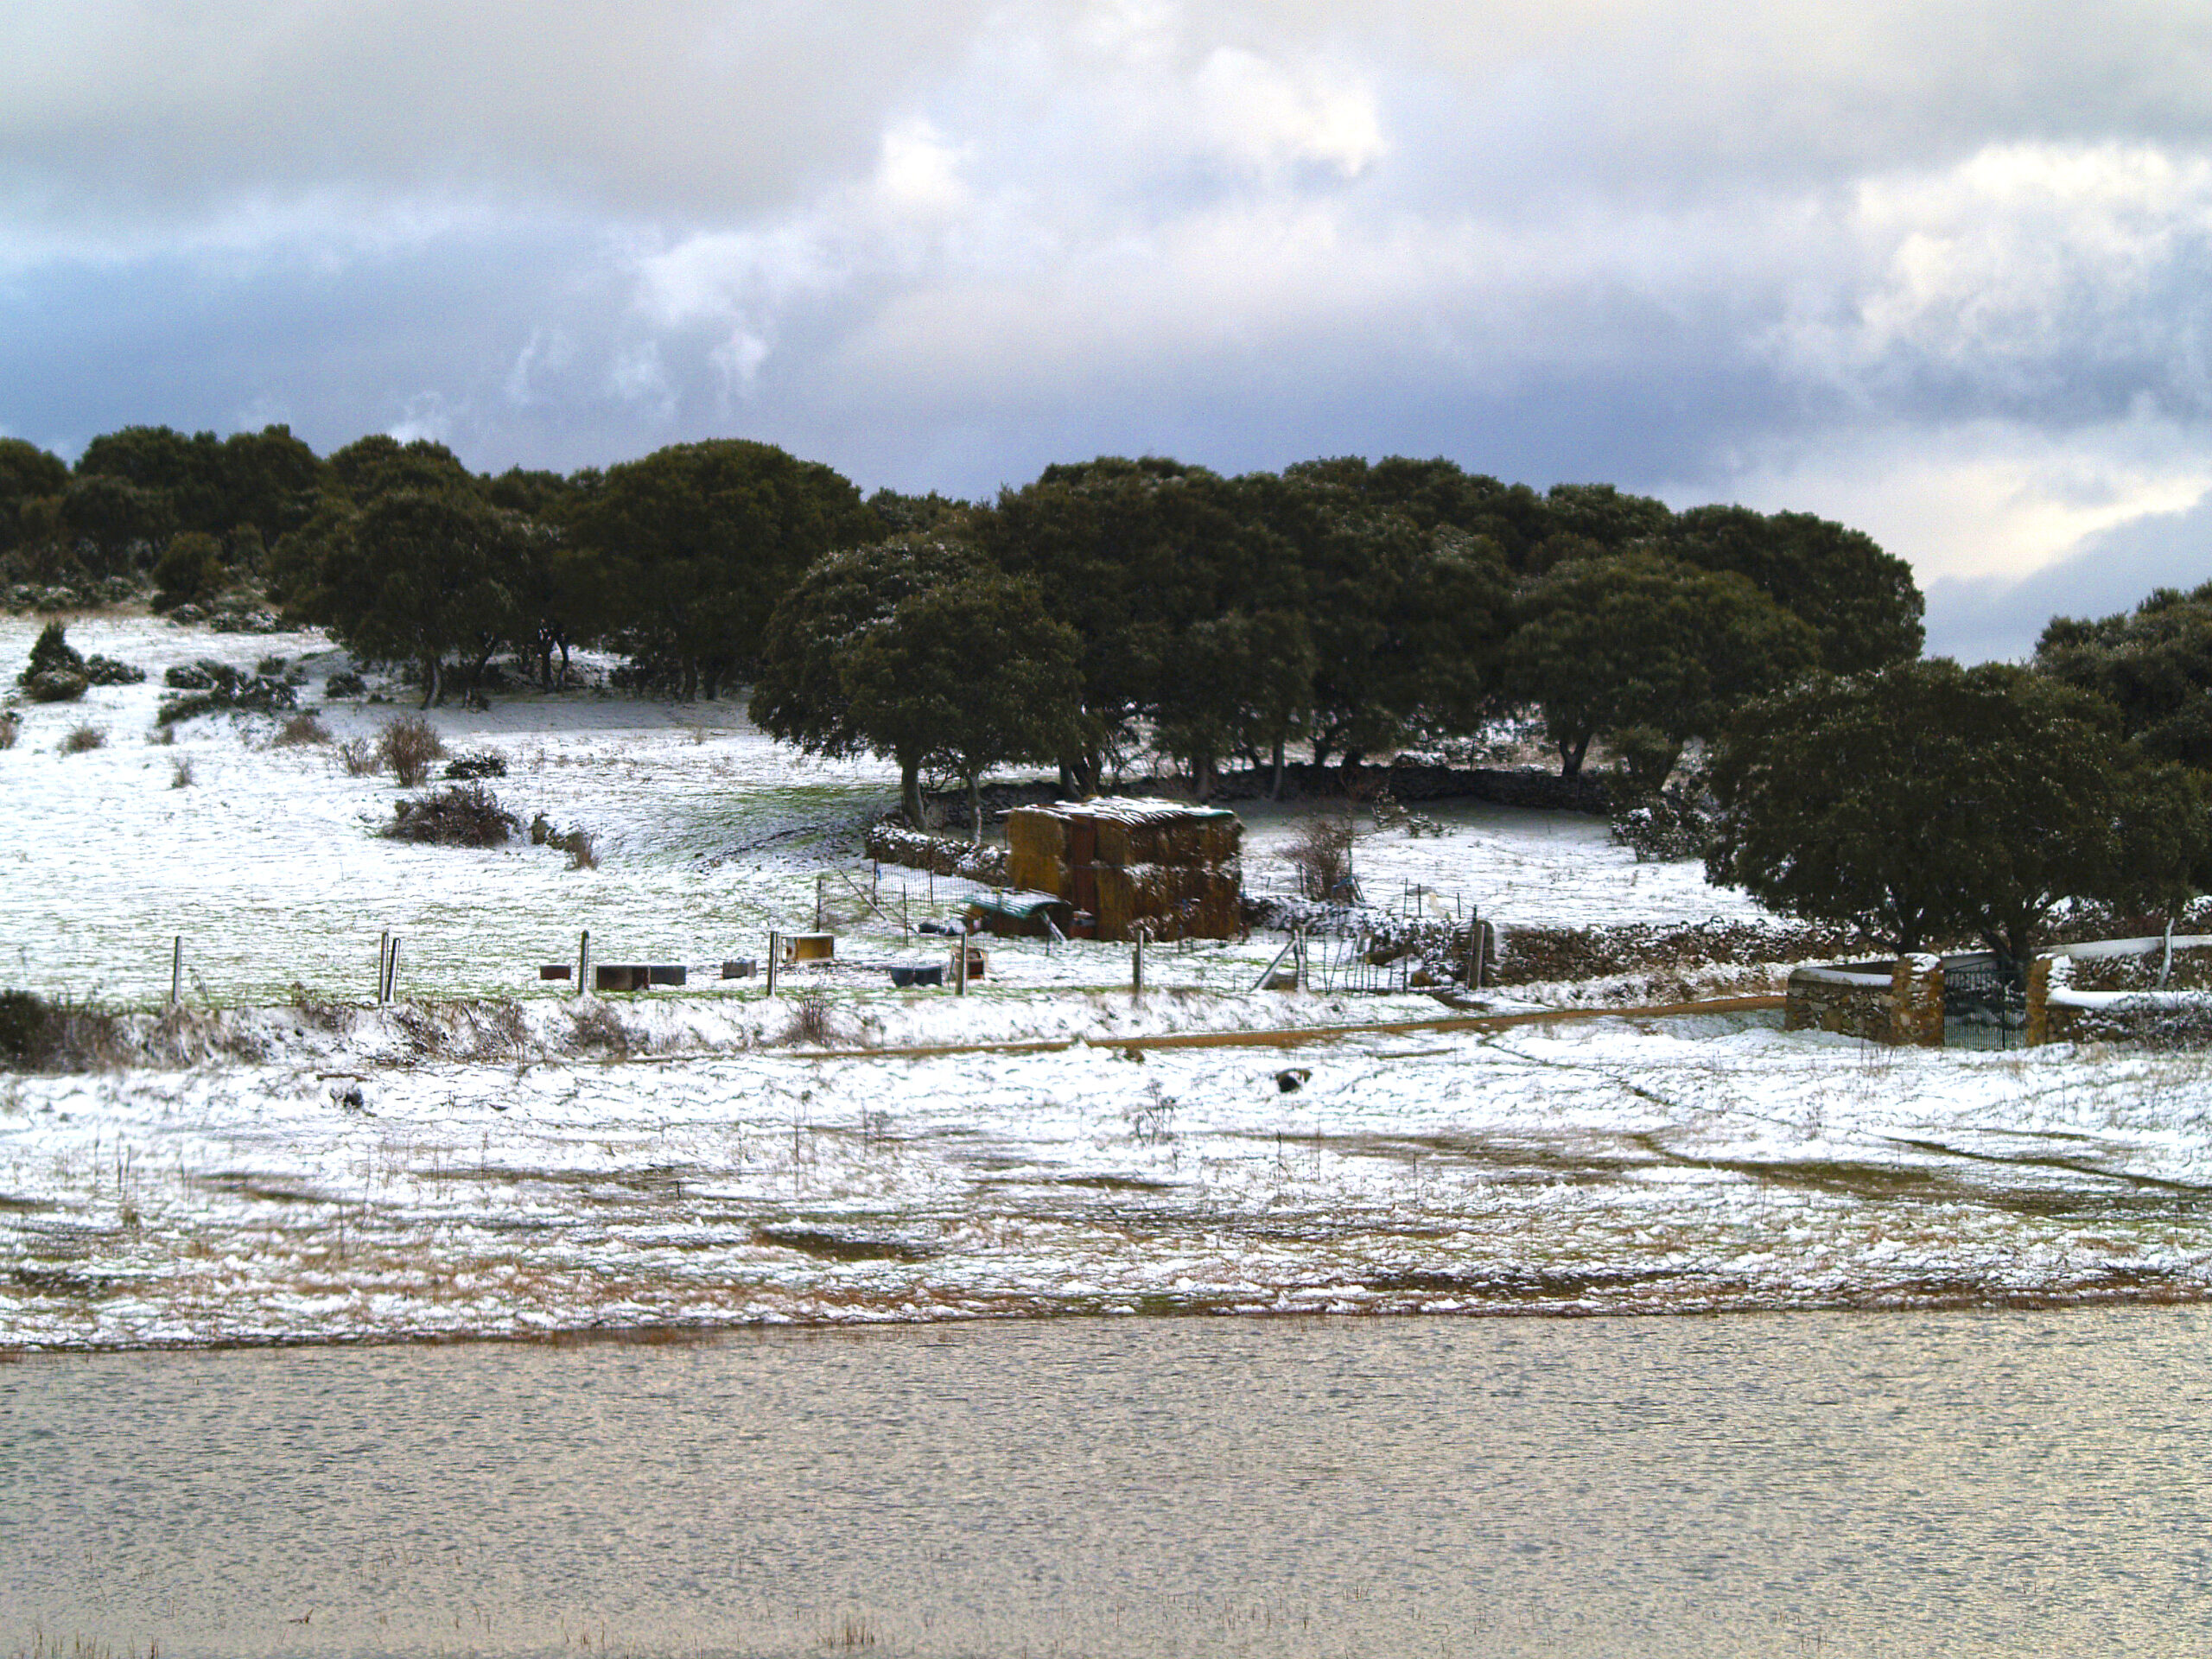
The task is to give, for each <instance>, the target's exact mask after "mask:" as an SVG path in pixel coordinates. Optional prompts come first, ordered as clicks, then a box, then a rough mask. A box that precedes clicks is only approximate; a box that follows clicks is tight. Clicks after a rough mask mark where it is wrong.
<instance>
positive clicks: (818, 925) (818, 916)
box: [814, 874, 829, 933]
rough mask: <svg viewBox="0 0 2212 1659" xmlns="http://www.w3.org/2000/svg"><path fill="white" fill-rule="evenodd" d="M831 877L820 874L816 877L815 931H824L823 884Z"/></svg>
mask: <svg viewBox="0 0 2212 1659" xmlns="http://www.w3.org/2000/svg"><path fill="white" fill-rule="evenodd" d="M827 880H829V877H828V876H826V875H820V874H817V876H816V877H815V878H814V931H816V932H817V933H819V932H821V931H822V899H823V893H822V884H823V882H825V881H827Z"/></svg>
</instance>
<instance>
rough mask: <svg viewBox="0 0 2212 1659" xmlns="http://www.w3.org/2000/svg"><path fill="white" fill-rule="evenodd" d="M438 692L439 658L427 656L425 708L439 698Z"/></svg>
mask: <svg viewBox="0 0 2212 1659" xmlns="http://www.w3.org/2000/svg"><path fill="white" fill-rule="evenodd" d="M438 692H439V685H438V659H437V658H435V657H425V658H423V707H424V708H425V709H428V708H429V706H430V705H431V704H432V703H433V702H437V701H438V700H439V697H438Z"/></svg>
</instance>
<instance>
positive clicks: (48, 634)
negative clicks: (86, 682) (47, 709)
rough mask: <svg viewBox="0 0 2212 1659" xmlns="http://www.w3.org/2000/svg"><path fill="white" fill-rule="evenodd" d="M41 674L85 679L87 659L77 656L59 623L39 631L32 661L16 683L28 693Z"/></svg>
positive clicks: (32, 649)
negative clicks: (64, 675) (32, 683)
mask: <svg viewBox="0 0 2212 1659" xmlns="http://www.w3.org/2000/svg"><path fill="white" fill-rule="evenodd" d="M41 674H66V675H73V676H74V677H76V678H78V679H80V680H81V679H83V678H84V677H85V659H84V658H82V657H80V656H79V655H78V654H77V650H76V647H75V646H73V645H71V644H70V643H69V640H68V638H67V635H65V634H64V633H63V632H62V628H61V624H60V623H59V622H49V623H48V624H47V625H46V626H44V627H42V628H41V629H40V630H39V632H38V638H37V639H36V640H35V641H34V642H33V643H32V645H31V659H30V661H29V663H27V664H24V666H23V671H22V673H20V674H18V675H17V676H16V684H17V685H20V686H22V688H23V689H24V690H26V691H28V690H30V685H31V682H32V681H33V680H34V679H36V678H37V677H39V676H40V675H41ZM47 701H52V699H47Z"/></svg>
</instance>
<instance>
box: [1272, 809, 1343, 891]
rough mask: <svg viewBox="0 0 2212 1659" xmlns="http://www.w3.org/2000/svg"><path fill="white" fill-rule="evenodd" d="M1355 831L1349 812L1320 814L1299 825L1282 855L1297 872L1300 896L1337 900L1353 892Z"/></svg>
mask: <svg viewBox="0 0 2212 1659" xmlns="http://www.w3.org/2000/svg"><path fill="white" fill-rule="evenodd" d="M1354 833H1355V832H1354V829H1353V825H1352V819H1351V814H1350V813H1346V812H1324V813H1318V814H1316V815H1315V816H1314V817H1310V818H1308V819H1307V820H1306V822H1305V823H1302V824H1300V826H1299V829H1298V833H1297V835H1295V836H1293V837H1292V838H1291V842H1290V844H1289V845H1288V846H1287V847H1286V848H1284V849H1283V850H1282V854H1281V857H1282V860H1283V861H1284V862H1285V863H1287V864H1288V865H1289V866H1290V868H1291V869H1292V870H1293V871H1294V872H1295V873H1296V874H1297V877H1298V891H1299V893H1300V895H1301V896H1303V897H1305V898H1307V899H1321V900H1323V901H1325V902H1334V901H1338V900H1341V899H1344V898H1346V897H1347V896H1349V895H1350V893H1351V890H1352V887H1351V849H1352V841H1353V837H1354Z"/></svg>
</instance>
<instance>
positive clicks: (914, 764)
mask: <svg viewBox="0 0 2212 1659" xmlns="http://www.w3.org/2000/svg"><path fill="white" fill-rule="evenodd" d="M899 817H903V818H905V819H906V827H907V828H908V829H924V828H926V827H927V826H925V824H924V823H923V822H922V763H921V762H920V761H918V760H906V758H905V757H903V756H902V757H900V759H899Z"/></svg>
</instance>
